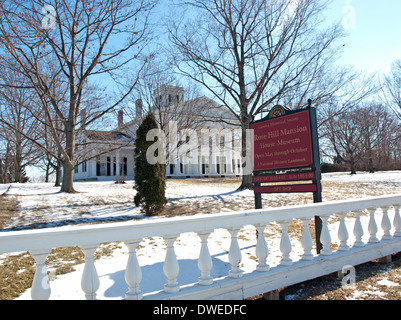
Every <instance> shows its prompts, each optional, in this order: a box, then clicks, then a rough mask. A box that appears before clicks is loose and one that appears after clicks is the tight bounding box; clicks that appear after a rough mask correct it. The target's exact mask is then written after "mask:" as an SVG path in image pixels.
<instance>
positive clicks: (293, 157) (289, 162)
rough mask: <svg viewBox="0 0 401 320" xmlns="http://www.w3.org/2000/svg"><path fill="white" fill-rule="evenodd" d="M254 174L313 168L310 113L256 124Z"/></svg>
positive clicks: (253, 127)
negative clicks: (256, 172) (263, 171)
mask: <svg viewBox="0 0 401 320" xmlns="http://www.w3.org/2000/svg"><path fill="white" fill-rule="evenodd" d="M251 129H253V130H254V136H253V141H254V169H253V170H254V171H262V170H278V169H288V168H298V167H307V166H311V165H313V155H312V138H311V126H310V119H309V111H308V110H305V111H302V112H297V113H294V114H290V115H287V116H282V117H279V118H275V119H271V120H267V121H263V122H259V123H258V122H256V123H253V124H252V125H251Z"/></svg>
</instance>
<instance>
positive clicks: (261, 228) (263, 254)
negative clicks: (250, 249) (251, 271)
mask: <svg viewBox="0 0 401 320" xmlns="http://www.w3.org/2000/svg"><path fill="white" fill-rule="evenodd" d="M255 227H256V231H257V234H258V237H257V243H256V250H255V253H256V257H257V258H258V266H257V267H256V271H259V272H266V271H269V270H270V266H269V265H268V264H267V263H266V260H267V257H268V255H269V248H268V247H267V243H266V239H265V229H266V226H265V225H262V224H258V225H256V226H255Z"/></svg>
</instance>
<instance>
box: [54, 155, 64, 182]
mask: <svg viewBox="0 0 401 320" xmlns="http://www.w3.org/2000/svg"><path fill="white" fill-rule="evenodd" d="M61 165H62V163H61V161H60V160H57V165H56V168H55V169H56V182H55V184H54V186H55V187H60V186H61Z"/></svg>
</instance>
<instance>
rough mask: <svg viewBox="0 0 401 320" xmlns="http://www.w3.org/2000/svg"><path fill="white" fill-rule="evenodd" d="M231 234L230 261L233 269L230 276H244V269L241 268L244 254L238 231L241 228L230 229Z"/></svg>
mask: <svg viewBox="0 0 401 320" xmlns="http://www.w3.org/2000/svg"><path fill="white" fill-rule="evenodd" d="M228 231H229V232H230V234H231V245H230V252H229V254H228V261H230V264H231V270H230V272H229V273H228V275H229V277H230V278H242V276H243V273H244V271H242V270H241V269H240V264H241V261H242V254H241V250H240V247H239V244H238V237H237V236H238V232H239V231H240V229H229V230H228Z"/></svg>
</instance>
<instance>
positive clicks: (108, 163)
mask: <svg viewBox="0 0 401 320" xmlns="http://www.w3.org/2000/svg"><path fill="white" fill-rule="evenodd" d="M107 176H108V177H110V176H111V158H110V157H107Z"/></svg>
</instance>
